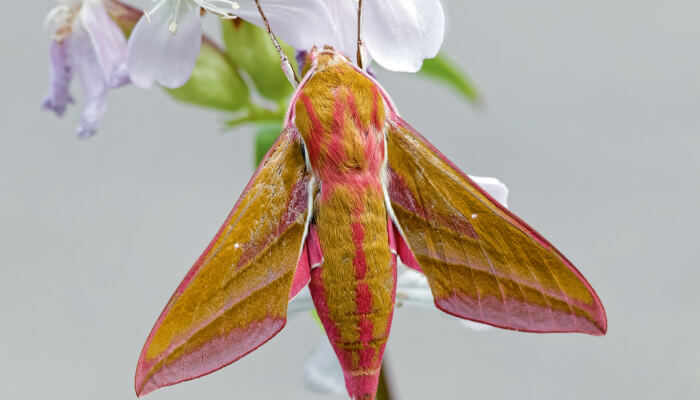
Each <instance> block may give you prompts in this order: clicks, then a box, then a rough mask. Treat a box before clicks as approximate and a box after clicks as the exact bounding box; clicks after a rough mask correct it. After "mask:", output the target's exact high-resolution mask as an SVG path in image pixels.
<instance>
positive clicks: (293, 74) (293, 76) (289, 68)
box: [255, 0, 299, 87]
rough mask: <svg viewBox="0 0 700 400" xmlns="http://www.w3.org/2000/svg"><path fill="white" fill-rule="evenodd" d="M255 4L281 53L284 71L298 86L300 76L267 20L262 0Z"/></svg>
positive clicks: (256, 0) (291, 81) (256, 1)
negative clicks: (261, 3)
mask: <svg viewBox="0 0 700 400" xmlns="http://www.w3.org/2000/svg"><path fill="white" fill-rule="evenodd" d="M255 5H256V6H258V12H260V16H261V17H262V20H263V23H264V24H265V28H267V34H268V35H270V39H271V40H272V44H274V45H275V49H277V54H279V56H280V60H282V71H283V72H284V74H285V75H286V76H287V79H288V80H289V82H290V83H291V84H292V86H294V87H297V86H298V85H299V77H297V73H296V71H294V67H292V64H291V63H290V62H289V58H287V55H286V54H284V50H282V46H280V43H279V41H278V40H277V36H275V34H274V33H273V32H272V28H271V27H270V22H269V21H268V20H267V17H266V16H265V13H264V12H263V9H262V6H261V5H260V0H255Z"/></svg>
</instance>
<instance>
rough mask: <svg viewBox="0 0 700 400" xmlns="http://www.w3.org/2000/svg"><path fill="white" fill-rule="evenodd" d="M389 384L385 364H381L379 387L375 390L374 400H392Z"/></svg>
mask: <svg viewBox="0 0 700 400" xmlns="http://www.w3.org/2000/svg"><path fill="white" fill-rule="evenodd" d="M393 398H394V397H393V396H392V391H391V383H390V379H389V376H388V374H387V362H386V360H384V362H382V371H381V373H380V374H379V387H378V388H377V397H376V398H375V400H392V399H393Z"/></svg>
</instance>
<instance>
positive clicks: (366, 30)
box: [324, 0, 445, 72]
mask: <svg viewBox="0 0 700 400" xmlns="http://www.w3.org/2000/svg"><path fill="white" fill-rule="evenodd" d="M327 3H328V7H329V8H330V9H331V14H332V16H333V24H334V27H335V35H334V36H333V39H332V40H330V43H324V44H330V45H332V46H333V47H335V48H336V50H339V51H340V52H341V53H343V54H344V55H346V56H347V57H349V58H351V59H353V60H354V59H355V55H356V51H357V23H356V21H357V7H358V1H357V0H327ZM444 35H445V15H444V13H443V10H442V5H441V4H440V1H439V0H364V1H363V2H362V40H363V42H364V43H365V46H366V48H367V52H368V55H369V57H370V58H371V59H374V61H376V62H377V63H378V64H379V65H381V66H382V67H384V68H386V69H388V70H392V71H403V72H416V71H418V70H420V68H421V66H422V64H423V60H424V59H426V58H432V57H435V56H436V55H437V54H438V51H439V50H440V46H441V45H442V40H443V38H444Z"/></svg>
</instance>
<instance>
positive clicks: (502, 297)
mask: <svg viewBox="0 0 700 400" xmlns="http://www.w3.org/2000/svg"><path fill="white" fill-rule="evenodd" d="M387 150H388V153H387V157H388V187H387V191H388V195H389V200H390V203H391V208H392V209H393V211H394V214H395V219H396V222H397V225H398V227H399V230H400V232H399V237H398V238H397V242H398V243H397V245H398V246H397V248H398V253H399V255H400V256H401V258H402V261H404V263H406V264H407V265H409V266H412V267H414V268H415V269H418V270H422V271H423V272H424V273H425V276H426V277H427V278H428V282H429V284H430V288H431V290H432V292H433V297H434V299H435V304H436V305H437V307H438V308H440V309H441V310H443V311H445V312H447V313H449V314H453V315H455V316H458V317H461V318H466V319H470V320H474V321H477V322H483V323H487V324H490V325H494V326H498V327H502V328H508V329H515V330H522V331H530V332H583V333H589V334H593V335H602V334H604V333H605V331H606V329H607V321H606V317H605V310H604V309H603V305H602V303H601V302H600V300H599V299H598V296H597V295H596V293H595V291H594V290H593V288H592V287H591V286H590V284H589V283H588V282H587V281H586V279H585V278H584V277H583V275H581V273H580V272H579V271H578V270H577V269H576V268H575V267H574V266H573V265H572V264H571V262H569V260H567V259H566V258H565V257H564V256H563V255H562V254H561V253H560V252H559V251H558V250H557V249H556V248H554V246H552V245H551V244H550V243H549V242H547V240H545V239H544V238H543V237H542V236H540V234H538V233H537V232H536V231H535V230H533V229H532V228H530V227H529V226H528V225H527V224H525V223H524V222H523V221H522V220H520V219H519V218H518V217H517V216H515V215H514V214H513V213H511V212H510V211H508V210H507V209H506V208H505V207H503V206H501V205H500V204H498V202H496V201H494V200H493V199H492V198H491V197H490V196H489V195H488V194H486V193H485V192H484V191H483V190H482V189H481V188H480V187H479V186H478V185H476V184H475V183H474V182H473V181H472V180H471V179H469V177H468V176H467V175H466V174H464V173H463V172H462V171H460V170H459V169H458V168H457V167H456V166H454V165H453V164H452V163H451V162H450V161H449V160H447V159H446V158H445V156H443V155H442V154H441V153H440V152H439V151H438V150H437V149H435V147H433V146H432V145H431V144H430V143H429V142H428V141H427V140H426V139H425V138H423V137H422V136H421V135H420V134H419V133H417V132H416V131H415V130H413V128H411V127H410V126H409V125H408V124H407V123H406V122H405V121H403V120H401V119H399V118H396V120H395V121H393V122H392V124H391V125H390V126H389V129H388V132H387Z"/></svg>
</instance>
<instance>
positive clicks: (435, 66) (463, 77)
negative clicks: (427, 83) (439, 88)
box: [419, 53, 481, 103]
mask: <svg viewBox="0 0 700 400" xmlns="http://www.w3.org/2000/svg"><path fill="white" fill-rule="evenodd" d="M419 74H422V75H426V76H429V77H431V78H434V79H437V80H439V81H441V82H443V83H445V84H447V85H448V86H450V87H452V88H453V89H455V90H457V91H458V92H459V93H461V94H462V95H463V96H464V97H466V98H467V100H469V101H471V102H472V103H478V102H480V101H481V95H480V94H479V91H478V89H477V88H476V86H474V83H473V82H472V81H471V80H470V79H469V77H467V74H466V73H465V72H464V71H461V70H460V69H459V67H458V66H457V65H455V64H454V63H453V62H452V61H450V59H449V58H448V57H447V56H445V55H444V54H443V53H440V54H438V55H437V57H435V58H430V59H427V60H425V61H423V68H422V69H421V70H420V72H419Z"/></svg>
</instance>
